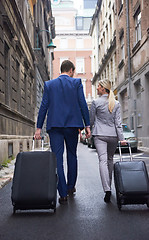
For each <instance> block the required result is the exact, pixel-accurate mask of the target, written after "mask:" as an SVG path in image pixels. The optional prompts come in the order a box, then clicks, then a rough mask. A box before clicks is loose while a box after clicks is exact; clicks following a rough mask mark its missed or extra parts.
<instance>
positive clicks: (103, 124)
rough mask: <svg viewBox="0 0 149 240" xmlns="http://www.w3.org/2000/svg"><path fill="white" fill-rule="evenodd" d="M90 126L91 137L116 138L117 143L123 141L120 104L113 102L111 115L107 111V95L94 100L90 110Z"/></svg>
mask: <svg viewBox="0 0 149 240" xmlns="http://www.w3.org/2000/svg"><path fill="white" fill-rule="evenodd" d="M90 125H91V130H92V135H93V136H96V135H99V136H112V137H117V138H118V141H122V140H124V136H123V129H122V124H121V112H120V103H119V102H118V101H116V100H115V107H114V109H113V111H112V113H110V112H109V109H108V94H104V95H102V96H100V97H99V98H98V99H96V100H94V101H93V102H92V105H91V109H90Z"/></svg>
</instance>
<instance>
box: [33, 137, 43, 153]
mask: <svg viewBox="0 0 149 240" xmlns="http://www.w3.org/2000/svg"><path fill="white" fill-rule="evenodd" d="M43 146H44V137H42V138H41V148H42V151H43V149H44V148H43ZM34 150H35V137H33V145H32V151H34Z"/></svg>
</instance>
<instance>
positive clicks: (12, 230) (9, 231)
mask: <svg viewBox="0 0 149 240" xmlns="http://www.w3.org/2000/svg"><path fill="white" fill-rule="evenodd" d="M123 155H124V157H125V158H126V157H127V156H128V153H124V154H123ZM133 155H134V159H135V160H139V159H141V160H145V162H146V163H147V167H148V171H149V154H144V153H141V152H138V153H133ZM118 159H119V155H118V154H115V157H114V161H117V160H118ZM78 160H79V170H78V181H77V186H76V188H77V192H76V195H75V196H74V197H72V198H69V201H68V205H65V206H61V205H59V203H57V211H56V213H55V214H54V213H53V211H45V210H44V211H28V212H26V211H22V212H21V211H18V212H17V213H16V215H13V214H12V212H13V208H12V204H11V199H10V196H11V183H9V184H8V185H6V186H5V187H3V188H2V189H0V240H70V239H71V240H148V239H149V209H148V208H147V206H146V205H133V206H132V205H127V206H123V207H122V211H119V210H118V208H117V205H116V196H115V189H114V185H113V186H112V198H111V203H109V204H106V203H104V201H103V198H104V193H103V190H102V187H101V181H100V177H99V170H98V158H97V153H96V150H94V149H90V148H88V147H87V146H86V145H83V144H82V143H79V147H78Z"/></svg>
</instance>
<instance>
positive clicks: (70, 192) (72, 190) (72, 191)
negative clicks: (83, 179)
mask: <svg viewBox="0 0 149 240" xmlns="http://www.w3.org/2000/svg"><path fill="white" fill-rule="evenodd" d="M75 192H76V188H75V187H74V188H72V189H69V190H68V195H69V196H72V195H73V194H74V193H75Z"/></svg>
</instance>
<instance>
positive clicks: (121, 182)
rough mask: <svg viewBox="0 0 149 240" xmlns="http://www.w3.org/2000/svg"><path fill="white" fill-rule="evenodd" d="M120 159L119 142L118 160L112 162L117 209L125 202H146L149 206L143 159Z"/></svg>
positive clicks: (148, 179) (147, 179) (147, 184)
mask: <svg viewBox="0 0 149 240" xmlns="http://www.w3.org/2000/svg"><path fill="white" fill-rule="evenodd" d="M128 148H129V152H130V161H122V154H121V146H120V143H119V153H120V160H121V161H120V162H116V163H115V164H114V182H115V189H116V198H117V206H118V209H119V210H121V208H122V205H127V204H147V206H148V207H149V177H148V173H147V169H146V165H145V163H144V162H143V161H132V153H131V147H130V144H129V143H128Z"/></svg>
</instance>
